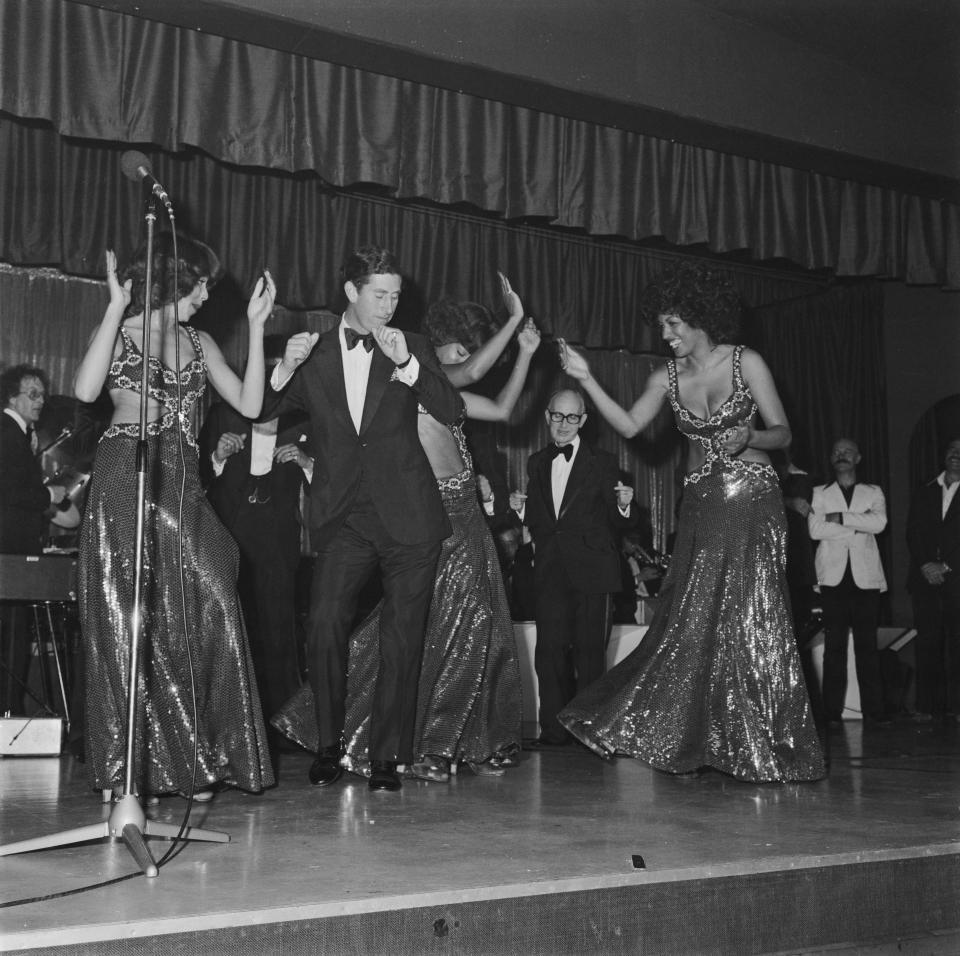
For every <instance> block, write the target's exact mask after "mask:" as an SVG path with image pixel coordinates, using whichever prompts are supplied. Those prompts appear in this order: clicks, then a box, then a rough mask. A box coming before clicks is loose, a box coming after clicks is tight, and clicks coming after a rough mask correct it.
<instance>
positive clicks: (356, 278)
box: [262, 246, 463, 790]
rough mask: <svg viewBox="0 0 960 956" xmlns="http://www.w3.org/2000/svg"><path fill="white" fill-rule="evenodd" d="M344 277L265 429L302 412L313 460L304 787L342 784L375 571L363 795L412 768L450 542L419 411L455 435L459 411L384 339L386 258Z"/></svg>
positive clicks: (412, 352) (294, 356)
mask: <svg viewBox="0 0 960 956" xmlns="http://www.w3.org/2000/svg"><path fill="white" fill-rule="evenodd" d="M341 275H342V279H343V288H344V291H345V293H346V296H347V300H348V305H347V309H346V311H345V312H344V314H343V320H342V321H341V322H340V325H339V326H338V327H337V328H336V329H333V330H331V331H330V332H328V333H326V334H324V335H323V336H322V337H318V336H317V334H316V333H307V332H301V333H299V334H297V335H295V336H293V337H292V338H291V339H290V341H289V342H288V343H287V348H286V350H285V353H284V357H283V360H282V362H281V363H280V365H279V366H278V367H277V369H276V370H275V371H274V375H273V378H271V387H270V388H268V394H267V397H266V400H265V402H264V410H263V413H262V417H264V418H272V417H276V416H277V415H278V414H281V413H283V412H286V411H290V410H293V409H302V410H304V411H306V412H307V414H308V415H309V434H310V445H311V448H312V450H313V453H314V456H315V463H314V471H313V482H312V484H311V489H310V525H311V540H312V541H313V542H314V544H315V546H316V547H317V549H318V550H317V559H316V564H315V566H314V575H313V583H312V587H311V606H310V620H309V624H308V641H309V651H308V666H309V670H310V675H309V676H310V684H311V687H312V689H313V693H314V698H315V700H316V708H317V725H318V727H319V730H320V749H319V751H318V753H317V757H316V759H315V760H314V762H313V766H312V767H311V768H310V781H311V782H312V783H313V784H314V785H315V786H329V785H330V784H332V783H335V782H336V781H337V780H338V779H339V778H340V776H341V774H342V772H343V771H342V769H341V765H340V759H341V756H342V751H343V740H342V736H343V724H344V706H345V700H346V687H347V664H348V652H349V646H348V638H349V632H350V628H351V625H352V623H353V618H354V613H355V610H356V606H357V599H358V595H359V593H360V590H361V588H362V587H363V585H364V584H365V583H366V582H367V580H368V579H369V578H370V577H371V576H372V575H373V573H374V571H375V570H376V569H377V568H378V567H379V569H380V572H381V578H382V583H383V609H382V612H381V619H380V669H379V672H378V674H377V684H376V690H375V692H374V701H373V712H372V714H371V719H370V770H371V773H370V789H371V790H398V789H399V788H400V779H399V777H398V776H397V772H396V771H397V764H398V763H409V762H411V761H412V760H413V730H414V720H415V715H416V688H417V679H418V676H419V672H420V657H421V651H422V647H423V631H424V626H425V624H426V617H427V610H428V608H429V604H430V597H431V592H432V588H433V577H434V571H435V568H436V563H437V559H438V557H439V555H440V543H441V542H442V541H443V539H444V538H445V537H447V535H449V534H450V530H451V529H450V523H449V521H448V520H447V517H446V514H445V513H444V510H443V505H442V503H441V500H440V493H439V492H438V490H437V483H436V481H435V479H434V477H433V472H432V471H431V468H430V464H429V462H428V461H427V457H426V455H425V454H424V452H423V448H422V447H421V445H420V439H419V437H418V433H417V421H418V418H419V414H418V405H421V406H423V408H425V409H426V410H427V411H428V412H429V413H430V414H431V415H432V416H433V417H434V418H436V419H437V420H438V421H441V422H444V423H452V422H454V421H456V420H457V419H458V418H459V417H460V415H461V413H462V410H463V404H462V400H461V398H460V395H459V393H458V392H457V390H456V389H455V388H454V387H453V386H452V385H451V384H450V383H449V381H448V380H447V377H446V376H445V375H444V374H443V372H441V371H440V367H439V365H438V364H437V360H436V357H435V355H434V353H433V349H432V348H431V347H430V345H429V343H428V342H427V341H426V340H425V339H424V338H423V337H421V336H419V335H413V334H409V333H407V334H405V333H403V332H400V331H399V330H397V329H391V328H389V323H390V320H391V319H392V318H393V313H394V311H395V309H396V307H397V302H398V300H399V298H400V290H401V286H402V279H401V276H400V269H399V267H398V265H397V262H396V260H395V259H394V257H393V255H392V253H390V252H388V251H387V250H385V249H382V248H380V247H377V246H365V247H363V248H361V249H358V250H356V251H355V252H353V253H351V254H350V255H349V256H348V257H347V260H346V262H345V263H344V265H343V269H342V271H341ZM318 338H319V340H318ZM278 390H282V391H280V392H279V393H278ZM271 392H273V394H271Z"/></svg>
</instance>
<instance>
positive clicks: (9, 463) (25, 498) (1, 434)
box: [0, 413, 50, 554]
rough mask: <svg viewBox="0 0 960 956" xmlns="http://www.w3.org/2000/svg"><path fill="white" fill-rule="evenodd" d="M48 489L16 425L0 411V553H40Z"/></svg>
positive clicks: (47, 507)
mask: <svg viewBox="0 0 960 956" xmlns="http://www.w3.org/2000/svg"><path fill="white" fill-rule="evenodd" d="M49 507H50V492H49V491H47V489H46V487H45V486H44V484H43V469H42V468H41V466H40V460H39V459H38V458H37V457H36V456H34V454H33V452H32V451H31V450H30V439H29V438H27V436H26V435H25V434H24V433H23V431H22V430H21V429H20V425H19V424H18V423H17V422H16V421H14V420H13V419H12V418H11V417H10V416H9V415H7V414H6V413H0V553H2V554H40V553H41V551H42V550H43V537H44V535H45V534H46V532H47V525H48V523H49V518H48V516H47V511H48V509H49Z"/></svg>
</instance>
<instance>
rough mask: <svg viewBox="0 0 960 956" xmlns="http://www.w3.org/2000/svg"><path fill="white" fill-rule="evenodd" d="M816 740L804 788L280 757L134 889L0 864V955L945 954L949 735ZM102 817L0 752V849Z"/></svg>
mask: <svg viewBox="0 0 960 956" xmlns="http://www.w3.org/2000/svg"><path fill="white" fill-rule="evenodd" d="M830 744H831V746H830V750H831V769H830V774H829V776H828V777H827V779H826V780H823V781H820V782H817V783H811V784H749V783H744V782H741V781H735V780H732V779H731V778H729V777H726V776H724V775H722V774H718V773H713V772H710V773H705V774H703V775H700V776H697V777H694V778H683V777H681V778H678V777H674V776H672V775H669V774H661V773H658V772H657V771H654V770H652V769H651V768H649V767H648V766H647V765H645V764H643V763H642V762H640V761H636V760H631V759H626V758H622V759H617V760H615V761H613V762H604V761H601V760H599V759H598V758H596V757H594V756H593V755H592V754H590V753H588V752H586V751H585V750H584V749H583V748H581V747H579V746H573V745H571V746H569V747H564V748H557V749H556V750H555V751H550V752H544V751H525V752H524V753H523V760H522V762H521V765H520V767H518V768H516V769H514V770H511V771H509V772H508V773H507V774H506V775H504V776H502V777H476V776H473V775H471V774H469V773H468V772H466V771H464V772H462V773H461V774H459V775H458V776H457V777H454V778H453V779H452V780H451V782H450V783H449V784H427V783H423V782H417V781H407V782H405V785H404V788H403V790H402V791H401V792H400V793H399V794H376V793H371V792H370V791H369V790H368V788H367V786H366V782H365V781H364V780H362V779H360V778H357V777H353V776H350V775H348V776H347V777H345V778H344V780H343V781H341V782H340V783H338V784H337V785H336V786H335V787H333V788H330V790H324V791H320V790H318V789H316V788H311V787H310V786H309V785H308V784H307V782H306V771H307V768H308V767H309V764H310V756H309V755H308V754H306V753H303V752H295V753H289V752H285V753H281V754H280V755H278V761H277V767H278V772H279V783H278V785H277V786H276V787H274V788H273V789H271V790H269V791H267V792H265V793H264V794H262V795H260V796H248V795H245V794H241V793H239V792H237V791H226V792H224V793H221V794H219V795H218V796H217V797H216V799H215V800H214V801H213V802H212V803H211V804H207V805H205V806H202V807H198V806H195V807H194V810H193V814H192V817H191V823H192V824H193V825H195V826H201V827H208V828H212V829H216V830H221V831H224V832H226V833H228V834H229V835H230V838H231V842H230V843H226V844H225V843H218V844H211V843H190V844H188V845H186V846H184V848H183V849H182V852H180V853H179V854H178V855H177V856H175V857H174V858H172V859H171V860H170V861H169V862H168V863H167V864H166V865H164V866H163V867H162V868H161V870H160V875H159V876H158V877H157V878H156V879H147V878H146V877H143V876H142V875H140V874H139V873H138V872H136V865H135V864H134V863H133V860H132V857H131V856H130V855H129V853H128V851H127V850H126V848H125V847H124V846H123V844H122V843H116V842H112V841H107V840H103V841H95V842H92V843H87V844H82V845H75V846H70V847H60V848H57V849H50V850H41V851H37V852H33V853H23V854H16V855H11V856H4V857H0V885H2V891H0V951H2V952H4V953H23V954H28V953H29V954H30V956H81V954H82V956H87V954H97V956H114V954H116V956H120V954H123V956H159V954H168V953H171V954H173V953H175V954H180V956H192V954H204V956H207V954H212V956H221V954H222V956H247V954H258V956H260V954H278V956H281V954H282V956H289V954H299V953H323V954H336V956H339V954H346V956H376V954H380V953H383V954H423V953H427V954H432V953H438V954H447V953H450V954H454V953H456V954H500V953H510V954H512V953H522V954H524V956H528V954H529V956H536V954H566V953H569V954H586V953H645V954H654V956H662V954H667V956H669V954H688V953H693V954H700V953H711V954H713V953H716V954H726V953H730V954H737V956H740V954H750V953H757V954H782V953H821V952H823V953H825V952H830V953H833V954H836V953H841V954H854V953H857V954H860V953H864V954H866V953H869V954H870V956H888V954H889V956H893V954H895V953H896V954H909V956H947V954H949V956H957V954H958V953H960V902H958V901H960V806H958V803H960V734H958V728H957V726H956V725H955V724H953V725H936V726H930V725H925V726H921V725H917V724H914V723H913V722H912V721H909V720H906V719H904V720H901V721H899V722H898V723H897V724H896V725H895V726H893V727H891V728H887V729H885V730H875V731H873V732H871V731H870V730H869V729H867V728H864V727H863V726H862V722H861V721H847V722H845V725H844V727H843V728H842V730H839V731H837V732H835V733H832V734H831V735H830ZM184 809H185V804H184V802H183V801H182V800H179V799H178V798H166V799H163V800H161V801H160V804H159V805H158V806H156V807H151V808H149V809H148V815H149V816H150V817H151V818H154V819H157V820H159V821H163V822H179V819H180V816H181V815H182V814H183V812H184ZM108 813H109V808H101V806H100V804H99V803H98V802H97V800H96V797H95V795H93V794H92V793H91V792H90V790H89V789H88V785H87V783H86V781H85V776H84V772H83V767H82V765H81V764H79V763H77V762H76V761H75V760H73V759H72V758H70V757H49V758H22V757H17V758H4V759H0V843H2V844H7V843H11V842H15V841H17V840H21V839H27V838H31V837H34V836H41V835H44V834H50V833H54V832H58V831H60V830H62V829H68V828H71V827H76V826H78V825H83V824H88V823H90V822H93V821H91V817H94V818H96V817H97V816H98V814H103V815H106V814H108ZM150 845H151V848H152V849H153V852H154V855H155V857H157V858H159V857H160V855H161V854H162V853H163V852H164V850H165V849H166V847H167V846H168V844H167V843H166V842H165V841H160V840H151V841H150ZM641 857H642V859H641ZM638 864H639V865H640V866H641V867H642V868H636V867H637V865H638ZM131 874H134V875H132V876H131V878H129V879H122V878H123V877H127V876H130V875H131ZM117 879H120V880H121V881H120V882H115V883H113V884H111V885H106V886H97V887H95V888H93V889H87V890H86V891H84V892H73V891H75V890H78V889H81V888H85V887H90V886H91V885H92V884H99V883H103V882H105V881H107V880H117ZM23 900H30V901H31V902H26V903H23V902H20V901H23ZM2 904H7V905H2ZM10 904H17V905H10Z"/></svg>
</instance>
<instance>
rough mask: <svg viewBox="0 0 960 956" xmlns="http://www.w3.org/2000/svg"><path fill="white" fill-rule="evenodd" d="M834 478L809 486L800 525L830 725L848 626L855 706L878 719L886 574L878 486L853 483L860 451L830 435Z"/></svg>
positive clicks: (839, 713) (839, 712)
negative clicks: (816, 598)
mask: <svg viewBox="0 0 960 956" xmlns="http://www.w3.org/2000/svg"><path fill="white" fill-rule="evenodd" d="M830 464H831V466H832V467H833V471H834V474H835V475H836V480H835V481H832V482H831V483H830V484H828V485H817V487H816V488H814V489H813V501H812V502H811V504H810V513H809V515H808V516H807V524H808V527H809V529H810V537H811V538H813V540H814V541H819V542H820V543H819V544H818V545H817V553H816V556H815V559H814V562H815V565H816V570H817V582H818V584H819V585H820V597H821V599H822V603H823V630H824V638H825V639H824V648H823V708H824V711H825V712H826V717H827V720H828V721H829V722H830V723H831V724H834V725H837V724H839V722H840V720H841V719H842V717H843V704H844V700H845V698H846V691H847V639H848V632H849V631H851V630H852V631H853V653H854V657H855V659H856V667H857V683H858V684H859V686H860V708H861V711H862V712H863V717H864V720H865V721H872V722H873V723H885V722H887V721H886V717H885V714H884V708H883V686H882V683H881V676H880V652H879V651H878V649H877V622H878V618H879V610H880V594H881V593H882V592H883V591H886V589H887V579H886V577H885V576H884V573H883V565H882V564H881V563H880V551H879V549H878V548H877V535H878V534H880V532H881V531H883V529H884V528H886V526H887V504H886V499H885V498H884V495H883V491H882V490H881V488H880V486H879V485H869V484H867V483H866V482H858V481H857V465H859V464H860V449H859V448H858V447H857V443H856V442H855V441H852V440H851V439H849V438H838V439H837V440H836V441H835V442H834V443H833V448H832V450H831V452H830Z"/></svg>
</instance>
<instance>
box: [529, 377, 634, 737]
mask: <svg viewBox="0 0 960 956" xmlns="http://www.w3.org/2000/svg"><path fill="white" fill-rule="evenodd" d="M545 416H546V420H547V425H548V426H549V429H550V438H551V439H552V441H551V443H550V444H549V445H547V447H546V448H544V449H542V450H541V451H538V452H536V453H535V454H533V455H531V456H530V460H529V462H528V465H527V476H528V484H527V493H526V499H521V498H519V497H518V496H516V495H512V496H511V504H512V505H513V506H519V507H518V508H517V510H518V513H519V515H520V519H521V521H522V522H523V523H524V524H525V525H526V526H527V527H528V528H529V530H530V534H531V535H532V537H533V545H534V559H533V568H534V590H535V595H536V596H535V599H534V602H535V609H536V622H537V645H536V649H535V651H534V668H535V670H536V672H537V682H538V685H539V696H540V710H539V722H540V737H539V738H538V741H537V743H538V744H539V745H541V746H549V745H553V744H563V743H565V742H566V741H567V739H568V734H567V731H566V730H565V729H564V728H563V727H562V726H561V724H560V722H559V721H558V720H557V714H558V713H559V712H560V711H561V710H562V709H563V707H564V706H565V705H566V704H567V703H569V702H570V700H572V699H573V697H574V694H575V692H576V691H578V690H582V689H583V688H585V687H586V686H587V685H588V684H591V683H593V681H595V680H596V679H597V678H599V677H601V676H602V675H603V672H604V670H605V669H606V651H607V642H608V640H609V637H610V627H611V623H612V615H611V600H610V595H611V594H613V593H616V592H617V591H619V590H620V588H621V586H622V581H621V574H620V551H619V548H618V546H617V541H618V539H619V536H620V533H621V532H622V531H625V530H626V529H628V528H631V527H633V526H635V525H636V524H637V521H638V514H637V510H636V506H635V505H633V489H632V488H629V487H627V486H625V485H624V484H623V483H622V482H621V481H620V480H619V479H620V470H619V468H618V466H617V460H616V458H615V457H614V456H613V455H611V454H610V453H609V452H606V451H601V450H600V449H598V448H593V447H591V446H589V445H587V444H586V443H585V442H583V441H581V440H580V435H579V432H580V429H581V428H582V427H583V424H584V422H585V421H586V419H587V413H586V411H585V405H584V399H583V395H582V394H581V393H580V392H579V391H576V390H574V389H562V390H561V391H558V392H555V393H554V394H553V395H552V396H551V397H550V401H549V402H548V405H547V410H546V412H545Z"/></svg>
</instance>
